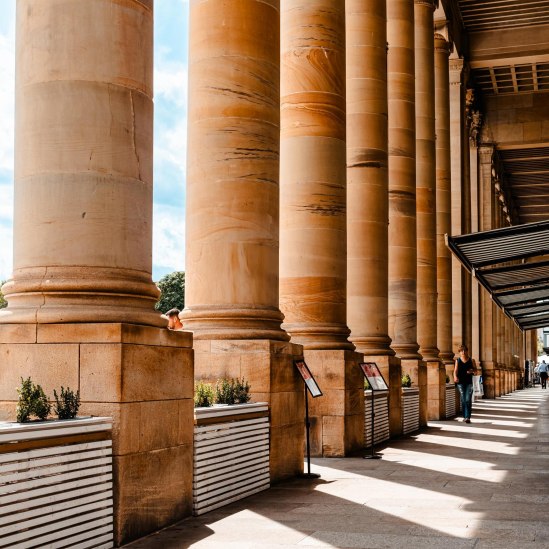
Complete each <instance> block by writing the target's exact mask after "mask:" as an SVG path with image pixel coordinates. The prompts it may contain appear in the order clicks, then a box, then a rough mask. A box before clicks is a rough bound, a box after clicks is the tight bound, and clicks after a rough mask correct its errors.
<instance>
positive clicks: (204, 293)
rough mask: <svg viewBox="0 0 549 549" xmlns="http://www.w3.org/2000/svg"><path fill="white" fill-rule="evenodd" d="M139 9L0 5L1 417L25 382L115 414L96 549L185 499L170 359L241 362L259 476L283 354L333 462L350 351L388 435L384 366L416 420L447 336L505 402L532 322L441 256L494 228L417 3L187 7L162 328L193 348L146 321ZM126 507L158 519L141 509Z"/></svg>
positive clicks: (147, 127) (61, 2) (177, 362)
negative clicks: (8, 27) (12, 17)
mask: <svg viewBox="0 0 549 549" xmlns="http://www.w3.org/2000/svg"><path fill="white" fill-rule="evenodd" d="M152 8H153V1H152V0H126V1H125V2H123V3H120V2H109V1H107V0H56V1H43V0H20V2H18V18H17V25H18V28H17V37H18V38H17V40H18V42H17V90H16V101H17V117H16V166H15V182H16V191H15V224H14V273H13V278H12V280H11V281H10V282H8V284H7V285H6V286H5V287H4V293H5V294H6V297H7V299H8V303H9V306H8V308H7V309H5V310H3V311H2V312H0V345H1V349H0V352H2V353H3V354H2V357H3V359H4V362H3V367H4V369H5V372H6V375H5V376H4V379H3V381H2V383H1V384H0V400H1V401H2V408H1V410H2V414H3V415H4V416H6V417H9V416H10V414H11V413H12V412H11V411H10V410H11V408H12V407H13V401H14V399H15V396H14V395H13V394H12V393H13V387H14V386H16V385H17V381H18V379H19V377H20V376H26V375H33V376H37V377H38V378H39V379H37V381H42V383H43V385H44V386H45V388H46V389H48V388H50V387H52V388H53V387H58V386H60V385H61V384H64V385H65V386H66V385H67V384H70V385H71V386H73V387H80V389H81V394H82V400H83V410H84V411H85V412H88V413H93V414H102V415H110V416H112V417H113V418H114V422H115V445H114V454H115V470H116V474H117V475H118V478H119V479H124V481H123V482H122V481H121V482H120V484H119V486H118V487H117V490H118V492H117V497H116V502H117V503H116V505H117V510H116V512H117V540H119V541H120V540H128V539H132V538H134V537H137V536H139V535H141V534H143V533H146V532H148V531H151V530H154V529H155V528H157V527H160V526H161V525H164V524H167V523H169V522H170V521H173V520H174V519H176V518H178V517H180V516H183V515H185V514H187V513H188V511H189V509H188V501H189V499H188V498H186V499H185V498H182V496H181V494H182V493H185V492H189V491H190V490H191V485H192V478H191V476H190V471H192V464H191V460H192V429H191V428H190V427H189V426H190V420H189V418H190V417H191V416H192V380H193V361H194V379H197V378H199V379H211V380H215V379H217V378H219V377H223V376H227V375H229V376H235V377H242V376H243V377H245V378H246V379H247V380H248V381H249V382H250V384H251V387H252V393H253V397H254V399H255V400H265V401H267V402H269V404H270V413H271V418H270V422H271V441H270V449H271V476H272V479H273V480H279V479H282V478H286V477H289V476H293V475H295V474H296V473H299V472H300V471H302V467H303V461H302V449H303V439H304V434H303V386H302V383H301V381H300V379H299V378H298V374H297V372H296V371H295V368H294V366H293V362H294V360H295V359H297V358H302V357H305V359H306V361H307V362H308V363H309V365H310V367H311V370H312V371H313V374H314V375H315V376H316V377H317V379H318V381H319V383H320V385H321V387H322V389H323V391H324V398H323V399H319V400H318V401H317V402H315V403H314V404H313V409H312V416H313V448H314V451H315V452H316V453H318V454H322V455H345V454H348V453H350V452H352V451H355V450H358V449H360V448H361V447H362V446H363V443H364V438H363V437H364V433H363V429H364V397H363V380H362V378H361V376H360V374H359V369H358V367H357V364H358V362H360V361H362V360H367V361H375V362H377V363H378V365H379V366H380V368H381V370H382V372H383V373H384V375H385V377H386V379H387V380H388V381H389V383H390V396H389V402H390V430H391V433H392V434H393V435H398V434H400V432H401V404H400V403H401V386H400V378H401V374H402V373H403V372H404V373H409V374H410V375H411V376H412V379H413V382H414V384H415V385H416V386H417V387H419V390H420V422H421V423H422V424H425V423H426V421H427V419H428V418H431V419H439V418H441V417H443V415H444V410H445V400H444V399H445V396H444V395H445V391H444V384H445V376H446V373H450V372H451V370H452V359H453V355H454V350H455V349H456V347H457V345H459V344H461V343H462V342H468V343H469V344H470V346H471V347H472V349H473V351H474V352H475V353H478V354H477V357H478V359H479V360H480V364H481V365H482V368H483V374H484V376H485V384H486V388H487V393H488V396H490V397H494V396H498V395H500V394H503V393H505V392H509V391H511V390H514V389H515V388H516V387H517V385H518V378H519V372H520V367H521V366H522V364H523V363H524V360H525V359H526V358H535V356H536V352H535V344H536V341H535V334H534V335H532V334H528V335H527V336H526V337H525V336H524V335H523V334H521V333H519V332H518V330H517V329H516V327H515V326H513V325H511V323H510V321H509V320H508V319H507V318H505V317H504V316H503V315H502V313H501V312H500V311H499V310H498V309H496V308H495V307H494V305H493V304H492V303H491V301H490V300H489V299H488V298H487V296H486V295H485V294H484V293H483V290H481V289H480V288H479V287H478V286H475V285H474V284H473V283H472V281H471V280H470V277H469V275H468V274H467V273H465V272H464V271H463V270H462V268H461V267H460V266H459V264H458V263H457V262H456V260H455V259H452V258H451V257H450V253H449V251H448V249H447V248H446V246H445V244H444V234H446V233H452V234H461V233H465V232H468V231H469V230H470V229H471V227H472V226H474V225H475V223H477V224H478V227H479V228H480V229H486V228H493V227H497V226H503V225H504V224H505V223H507V222H508V221H507V219H506V217H505V215H504V214H505V212H504V211H503V209H502V207H501V204H500V201H499V200H498V192H497V188H496V185H495V176H496V175H497V173H496V174H495V171H494V154H493V146H490V144H485V143H479V142H478V141H475V140H473V141H470V140H469V135H468V129H469V128H470V126H471V121H470V119H469V118H468V117H467V113H466V110H465V107H466V96H465V91H466V82H467V77H466V74H465V71H466V65H465V64H464V62H463V60H461V59H454V58H450V59H449V54H450V50H451V44H450V43H449V42H448V40H447V38H446V37H445V35H444V34H443V33H441V32H437V33H435V32H434V22H433V11H434V8H435V2H434V0H415V1H414V0H391V1H386V0H364V1H358V0H347V1H346V2H341V1H340V0H282V1H281V2H278V0H232V1H231V2H226V1H224V0H204V1H201V2H193V3H191V6H190V61H189V82H190V86H189V109H188V111H189V138H188V142H189V147H188V155H187V163H188V171H187V216H186V225H187V228H186V238H187V240H186V284H187V287H186V309H185V311H184V312H183V314H182V318H183V321H184V324H185V327H186V329H187V330H188V331H189V332H192V335H193V338H194V342H192V341H191V337H190V334H189V333H183V332H181V333H171V332H167V331H166V330H164V329H161V326H163V324H162V320H161V319H160V318H159V315H158V314H157V313H156V312H154V310H153V304H154V302H155V300H156V298H157V294H158V292H157V290H156V287H155V286H154V284H153V282H152V278H151V257H152V254H151V248H152V226H151V219H152V121H153V104H152V98H153V84H152V74H153V63H152V60H153V55H152V41H153V35H152V28H153V11H152ZM89 20H93V21H94V24H93V25H86V24H82V22H83V21H89ZM279 23H280V24H279ZM76 29H78V30H76ZM439 30H440V29H439ZM36 37H40V40H38V39H37V38H36ZM387 44H388V46H387ZM475 170H476V171H475ZM471 174H477V176H476V179H474V178H473V177H472V175H471ZM473 179H474V181H473ZM472 188H475V189H477V190H478V192H477V194H474V193H472V191H471V189H472ZM475 197H476V198H475ZM475 208H476V210H475ZM475 292H476V297H475ZM475 303H477V305H475ZM475 307H477V308H478V315H476V314H473V312H474V311H475V310H476V309H475ZM473 335H474V336H475V338H476V340H475V338H473ZM138 351H139V352H138ZM193 353H194V356H193ZM29 357H31V358H29ZM136 372H137V373H139V375H136ZM40 376H42V377H40ZM67 380H68V381H69V382H70V383H67ZM155 410H156V411H155ZM156 413H161V414H162V417H164V418H166V422H167V423H170V422H171V423H170V426H169V428H164V422H163V423H162V424H161V425H160V426H159V424H158V422H157V420H156V416H155V414H156ZM174 418H177V420H176V419H174ZM172 423H173V425H172ZM185 426H186V427H188V428H186V427H185ZM153 457H154V459H153V460H152V461H151V459H152V458H153ZM153 462H154V463H155V464H156V465H155V469H154V471H153V470H152V469H151V470H150V468H151V463H153ZM147 468H149V469H147ZM137 470H139V471H145V470H146V471H145V473H146V474H144V475H142V476H140V478H139V479H135V478H134V477H133V476H132V475H133V472H134V471H137ZM147 487H148V488H147ZM187 495H188V494H187ZM144 497H147V498H149V499H148V500H147V505H151V502H152V503H154V505H153V506H154V507H155V508H159V509H161V512H158V513H156V514H155V516H146V517H144V516H143V515H142V514H140V512H139V509H140V508H145V507H146V505H145V503H143V505H141V507H140V501H141V499H143V498H144ZM156 500H158V501H156ZM182 501H185V502H187V503H185V504H182Z"/></svg>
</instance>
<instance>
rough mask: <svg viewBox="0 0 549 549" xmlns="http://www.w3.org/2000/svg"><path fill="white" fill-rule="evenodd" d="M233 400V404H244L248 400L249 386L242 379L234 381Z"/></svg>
mask: <svg viewBox="0 0 549 549" xmlns="http://www.w3.org/2000/svg"><path fill="white" fill-rule="evenodd" d="M234 381H235V383H234V400H235V404H246V402H249V400H250V398H251V397H250V384H249V383H248V382H247V381H245V380H244V378H242V379H238V378H236V380H234Z"/></svg>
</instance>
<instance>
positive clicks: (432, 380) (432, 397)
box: [427, 360, 446, 421]
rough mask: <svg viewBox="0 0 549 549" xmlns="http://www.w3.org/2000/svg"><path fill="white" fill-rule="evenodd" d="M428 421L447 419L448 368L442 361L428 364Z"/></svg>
mask: <svg viewBox="0 0 549 549" xmlns="http://www.w3.org/2000/svg"><path fill="white" fill-rule="evenodd" d="M427 419H429V420H434V421H438V420H440V419H446V368H445V367H444V363H443V362H441V361H440V360H436V361H429V362H427Z"/></svg>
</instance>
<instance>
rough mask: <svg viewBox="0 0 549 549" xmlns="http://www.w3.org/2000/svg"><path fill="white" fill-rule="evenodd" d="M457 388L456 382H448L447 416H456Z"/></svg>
mask: <svg viewBox="0 0 549 549" xmlns="http://www.w3.org/2000/svg"><path fill="white" fill-rule="evenodd" d="M456 393H457V389H456V386H455V384H454V383H447V384H446V418H450V417H455V416H456V414H457V410H456Z"/></svg>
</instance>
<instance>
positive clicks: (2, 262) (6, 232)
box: [0, 225, 13, 282]
mask: <svg viewBox="0 0 549 549" xmlns="http://www.w3.org/2000/svg"><path fill="white" fill-rule="evenodd" d="M12 271H13V228H12V227H11V225H10V226H8V227H6V226H4V225H0V282H1V281H2V280H7V279H8V278H11V274H12Z"/></svg>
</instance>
